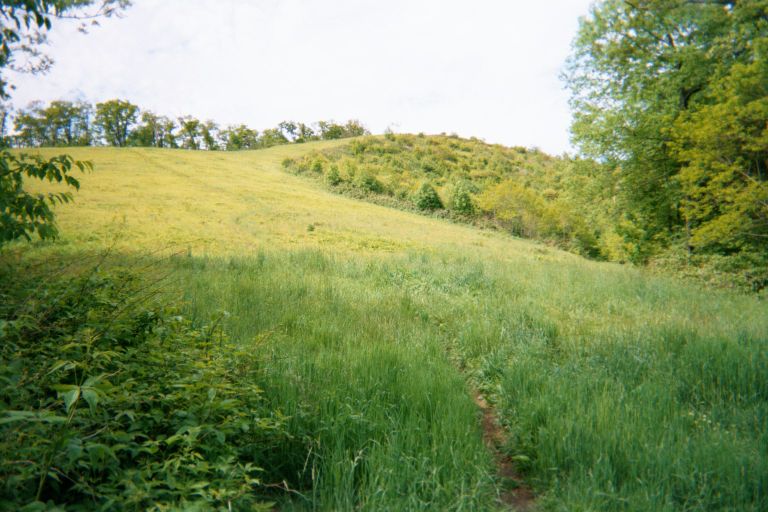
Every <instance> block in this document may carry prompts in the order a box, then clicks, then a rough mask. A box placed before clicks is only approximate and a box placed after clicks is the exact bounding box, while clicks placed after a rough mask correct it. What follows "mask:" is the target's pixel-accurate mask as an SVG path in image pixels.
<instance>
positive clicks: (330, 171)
mask: <svg viewBox="0 0 768 512" xmlns="http://www.w3.org/2000/svg"><path fill="white" fill-rule="evenodd" d="M282 164H283V166H284V167H285V168H286V169H287V170H289V171H290V172H292V173H294V174H297V175H303V176H308V177H314V178H315V179H317V180H318V181H321V182H323V183H324V184H325V185H326V187H327V188H328V189H329V190H333V191H335V192H340V193H342V194H345V195H349V196H352V197H358V198H361V199H366V200H369V201H372V202H376V203H378V204H384V205H388V206H392V207H395V208H399V209H405V210H410V211H418V212H421V213H425V214H429V215H432V216H436V217H441V218H451V219H454V220H457V221H460V222H465V223H471V224H475V225H480V226H493V227H496V228H498V229H501V230H503V231H506V232H508V233H511V234H513V235H515V236H520V237H523V238H526V239H533V240H538V241H541V242H545V243H546V244H548V245H552V246H556V247H559V248H562V249H566V250H568V251H570V252H573V253H576V254H579V255H583V256H586V257H589V258H592V259H598V260H604V261H616V262H632V263H635V264H640V265H647V264H650V266H652V267H653V268H659V269H663V270H664V271H666V272H668V273H672V272H674V273H677V274H678V275H681V276H686V277H689V278H695V279H696V280H699V281H704V282H707V283H708V284H710V285H715V286H719V287H727V288H732V289H741V290H743V291H746V292H761V291H762V290H764V289H766V287H768V259H766V253H765V251H762V252H760V251H749V250H745V251H743V252H738V251H737V252H732V253H730V254H722V253H718V252H717V251H715V252H714V253H713V252H711V251H710V252H707V251H701V250H694V251H693V252H691V251H690V248H689V247H688V246H687V245H686V243H685V241H684V239H683V238H684V237H682V236H680V235H679V234H678V235H677V236H671V237H670V236H669V235H670V234H669V233H668V234H667V235H664V236H662V235H661V234H660V233H657V234H656V235H652V234H651V233H650V231H647V230H645V229H643V228H642V227H641V226H642V225H643V223H644V222H646V220H647V219H642V218H640V217H638V216H637V215H636V212H634V210H635V206H636V205H633V204H630V203H628V202H627V201H628V199H627V197H626V194H625V193H624V192H627V190H626V188H627V187H632V186H633V185H627V184H623V185H622V179H624V173H623V171H622V170H621V168H615V167H614V168H611V167H609V166H607V165H603V164H599V163H597V162H595V161H591V160H583V159H579V158H570V157H567V156H563V157H553V156H550V155H547V154H546V153H543V152H541V151H539V150H537V149H527V148H522V147H516V148H508V147H505V146H501V145H491V144H486V143H485V142H483V141H481V140H478V139H475V138H472V139H461V138H459V137H457V136H455V135H451V136H445V135H430V136H427V135H423V134H418V135H410V134H397V135H395V134H387V135H385V136H383V137H362V138H358V139H356V140H352V141H350V142H349V143H348V144H344V145H339V146H335V147H332V148H324V149H322V150H319V151H313V152H310V153H309V154H306V155H304V156H302V157H301V158H288V159H285V160H284V161H283V162H282ZM633 212H634V213H633Z"/></svg>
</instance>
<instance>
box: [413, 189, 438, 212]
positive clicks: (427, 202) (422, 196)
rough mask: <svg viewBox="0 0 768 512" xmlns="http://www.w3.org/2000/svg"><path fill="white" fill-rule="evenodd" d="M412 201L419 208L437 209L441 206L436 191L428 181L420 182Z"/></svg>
mask: <svg viewBox="0 0 768 512" xmlns="http://www.w3.org/2000/svg"><path fill="white" fill-rule="evenodd" d="M414 201H415V203H416V206H417V207H418V208H419V209H420V210H438V209H440V208H443V202H442V201H441V200H440V196H439V195H437V191H435V189H434V188H432V185H430V184H429V183H422V185H421V187H420V188H419V190H418V192H416V196H415V197H414Z"/></svg>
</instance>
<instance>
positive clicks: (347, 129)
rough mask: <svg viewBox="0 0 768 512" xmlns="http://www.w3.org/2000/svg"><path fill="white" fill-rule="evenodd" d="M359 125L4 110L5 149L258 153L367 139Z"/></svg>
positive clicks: (115, 110)
mask: <svg viewBox="0 0 768 512" xmlns="http://www.w3.org/2000/svg"><path fill="white" fill-rule="evenodd" d="M368 134H370V132H369V131H368V130H367V129H366V128H365V126H363V125H362V124H361V123H360V122H359V121H357V120H350V121H347V122H346V123H344V124H339V123H336V122H333V121H318V122H317V123H313V124H310V125H308V124H305V123H301V122H294V121H283V122H281V123H279V124H278V125H277V126H276V127H274V128H268V129H265V130H263V131H261V132H259V131H258V130H255V129H253V128H250V127H249V126H246V125H245V124H238V125H230V126H226V127H222V126H220V125H219V124H217V123H216V122H214V121H210V120H206V121H202V120H200V119H197V118H195V117H193V116H190V115H186V116H179V117H175V118H174V117H169V116H163V115H158V114H156V113H154V112H152V111H149V110H143V109H140V108H139V107H138V106H137V105H134V104H133V103H131V102H129V101H125V100H120V99H114V100H109V101H105V102H102V103H96V104H95V105H92V104H90V103H88V102H83V101H52V102H50V103H48V104H44V103H43V102H39V101H38V102H33V103H31V104H30V105H29V106H27V107H26V108H23V109H19V110H18V111H14V110H13V109H11V108H10V107H7V106H5V107H2V108H1V109H0V137H1V139H2V144H3V145H4V146H5V147H62V146H100V145H107V146H117V147H125V146H139V147H157V148H183V149H202V150H228V151H235V150H241V149H258V148H266V147H270V146H276V145H280V144H290V143H302V142H308V141H313V140H331V139H342V138H347V137H357V136H360V135H368Z"/></svg>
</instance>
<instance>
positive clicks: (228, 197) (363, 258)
mask: <svg viewBox="0 0 768 512" xmlns="http://www.w3.org/2000/svg"><path fill="white" fill-rule="evenodd" d="M337 144H338V143H316V144H314V143H313V144H304V145H295V146H294V145H292V146H281V147H275V148H270V149H268V150H260V151H252V152H240V153H226V154H222V153H209V152H184V151H173V150H149V149H142V150H139V149H107V148H90V149H76V150H73V151H72V153H73V154H74V156H76V157H78V158H85V159H91V160H93V162H94V164H95V166H96V171H95V172H94V173H93V174H91V175H88V176H85V177H83V180H82V181H83V189H82V191H81V192H80V193H78V194H77V198H76V202H75V203H74V204H72V205H66V206H64V207H61V208H59V209H58V210H57V211H58V216H59V217H58V218H59V224H60V227H61V231H62V233H63V235H64V236H63V239H62V240H61V241H60V242H59V243H57V244H53V245H50V244H38V246H37V247H36V248H35V251H36V255H37V257H40V256H42V255H45V256H49V257H51V256H54V255H59V256H61V255H64V256H67V255H68V256H70V257H71V256H72V255H75V256H79V255H81V254H83V253H87V252H89V251H94V250H96V251H98V250H100V249H103V248H105V247H109V246H111V247H114V249H113V251H114V252H115V253H116V254H117V256H115V257H116V258H118V259H119V260H121V261H122V262H123V263H125V264H129V263H130V262H132V261H136V260H139V259H140V260H141V262H142V263H141V264H142V265H145V264H146V261H147V258H149V260H150V261H152V262H153V263H152V264H153V265H154V266H155V267H159V268H162V269H171V270H172V271H173V277H172V278H171V279H170V280H169V281H168V283H167V284H166V287H167V288H168V291H169V292H171V293H176V294H179V295H180V296H181V297H183V300H184V304H185V306H184V310H185V315H187V316H188V317H189V318H191V319H192V320H193V321H194V322H197V323H200V322H204V321H208V320H209V319H210V318H211V317H212V316H214V317H215V318H220V317H218V316H216V312H217V311H220V310H222V309H223V310H226V311H227V312H228V313H229V315H230V316H229V317H228V318H227V319H226V320H224V328H225V330H226V332H228V333H229V335H230V336H231V338H232V340H233V343H235V344H236V345H237V346H239V347H242V348H243V349H244V350H245V351H247V352H248V353H251V354H257V355H258V357H257V358H256V361H255V362H251V363H249V364H252V365H255V366H254V367H253V371H252V372H251V373H249V376H250V377H249V378H252V379H255V380H256V381H257V385H258V386H259V387H260V389H262V393H263V394H262V397H263V401H264V406H265V408H266V409H267V410H271V411H275V415H276V417H277V418H279V419H280V429H283V430H282V431H283V432H284V433H285V435H283V436H276V437H274V436H273V437H269V438H268V439H269V443H271V444H270V445H269V446H268V448H267V447H265V448H264V449H262V450H260V451H258V465H259V466H260V467H261V468H262V470H263V471H262V472H261V473H260V478H259V479H260V482H261V483H260V484H259V485H256V486H254V488H255V492H257V493H260V495H264V496H266V497H267V498H269V499H274V500H277V501H278V502H279V503H280V508H281V509H284V510H291V509H298V510H303V509H313V510H316V509H319V510H352V509H363V510H420V509H421V510H494V509H500V508H504V504H503V503H502V501H501V500H500V498H501V497H502V496H503V495H504V494H505V490H506V489H508V488H509V487H510V486H513V485H514V483H511V482H509V481H508V480H505V479H504V478H502V477H500V476H499V475H498V474H497V468H496V467H495V466H494V460H493V453H492V451H489V450H488V448H487V447H486V446H485V444H484V442H483V432H482V426H481V421H480V420H481V413H480V411H479V410H478V408H477V406H476V405H475V403H474V402H473V396H472V394H473V391H472V390H479V391H480V392H481V393H482V394H483V395H484V397H485V398H486V399H487V400H488V402H490V404H491V405H492V406H493V408H494V409H495V410H496V411H497V413H498V416H499V419H500V421H501V423H502V426H503V428H504V429H505V432H506V435H505V436H504V437H503V439H499V440H498V442H500V443H502V444H503V446H501V447H500V449H501V450H502V452H503V453H504V454H506V455H507V456H508V457H509V458H511V459H514V460H515V461H516V463H517V465H518V467H519V469H520V471H522V472H523V474H524V476H525V478H526V480H527V482H528V483H529V484H530V485H531V486H532V487H533V488H534V490H535V493H536V495H537V498H536V501H535V505H536V506H538V507H540V508H541V509H543V510H616V511H619V510H621V511H627V510H648V511H651V510H652V511H657V510H755V511H757V510H764V509H766V508H768V492H767V491H766V490H767V489H768V462H767V461H768V456H767V455H768V350H766V342H767V341H768V308H766V304H765V302H764V301H760V300H758V299H756V298H754V297H745V296H740V295H735V294H731V293H728V292H717V291H707V290H702V289H700V288H697V287H695V286H692V285H690V284H686V283H683V282H679V281H675V280H671V279H664V278H660V277H652V276H648V275H646V274H645V273H643V272H641V271H638V270H636V269H632V268H628V267H624V266H620V265H616V264H610V263H598V262H594V261H588V260H584V259H581V258H579V257H577V256H575V255H573V254H570V253H566V252H561V251H558V250H556V249H553V248H550V247H545V246H541V245H536V244H533V243H529V242H526V241H522V240H519V239H515V238H513V237H511V236H508V235H505V234H503V233H500V232H493V231H482V230H478V229H476V228H473V227H470V226H467V225H458V224H455V223H452V222H449V221H447V220H444V219H440V218H435V217H427V216H422V215H417V214H414V213H409V212H406V211H400V210H396V209H392V208H387V207H384V206H380V205H375V204H371V203H368V202H362V201H358V200H356V199H354V198H351V197H346V196H343V195H338V194H334V193H331V192H329V191H328V190H326V189H325V187H324V186H323V185H320V184H318V183H316V182H314V181H311V180H306V179H303V178H301V177H297V176H293V175H290V174H287V173H285V172H284V171H283V170H282V169H281V162H283V161H284V160H285V159H286V158H289V159H296V160H299V159H301V158H302V156H303V155H304V154H306V153H307V152H311V151H315V150H323V151H324V150H333V148H335V147H338V146H337ZM313 158H314V157H313ZM521 158H522V157H521ZM440 192H442V190H441V191H440ZM179 252H180V253H181V255H178V254H177V255H175V256H173V257H171V258H165V257H163V255H167V254H171V253H179ZM148 255H149V256H148ZM265 446H266V445H265ZM222 506H224V505H222Z"/></svg>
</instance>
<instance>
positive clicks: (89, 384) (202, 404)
mask: <svg viewBox="0 0 768 512" xmlns="http://www.w3.org/2000/svg"><path fill="white" fill-rule="evenodd" d="M4 272H8V270H7V269H5V268H4ZM17 275H23V274H18V273H17ZM0 277H1V278H0V283H1V284H0V294H1V295H2V296H3V301H1V302H0V390H1V391H2V396H3V401H2V412H1V413H0V453H2V454H3V457H2V460H0V509H3V510H21V509H24V510H27V509H29V510H43V509H45V510H53V509H56V510H65V509H66V510H107V509H108V510H137V511H138V510H146V509H149V508H153V509H163V510H165V509H185V510H186V509H220V510H227V509H230V510H253V509H255V508H256V507H263V506H265V505H266V504H262V503H259V499H258V497H257V493H258V492H259V491H260V490H261V491H262V492H263V489H264V488H263V487H261V480H260V478H261V474H262V470H261V469H260V466H262V464H261V462H263V452H265V451H266V450H267V449H268V447H269V446H270V439H273V440H274V439H275V438H276V437H277V436H279V435H280V432H281V420H278V419H275V416H274V415H272V414H271V413H270V411H269V410H267V408H266V406H265V405H264V402H263V400H262V396H261V395H262V391H261V389H260V388H259V386H258V378H259V374H258V371H259V360H258V357H259V356H258V351H256V350H253V347H246V346H242V345H236V344H234V343H231V342H230V341H229V340H228V339H227V338H226V336H224V334H223V332H222V331H221V329H220V318H219V319H216V320H214V322H213V324H212V325H211V326H202V327H195V326H193V325H192V324H191V323H190V322H189V321H188V320H186V319H185V318H183V317H182V316H180V315H179V314H178V312H176V311H174V310H173V309H168V308H166V309H160V308H156V309H147V308H146V307H142V306H137V305H136V304H141V303H142V302H144V301H142V299H141V298H142V296H144V295H145V294H147V292H148V289H147V286H146V284H145V283H144V282H143V281H142V280H141V279H138V278H137V277H136V276H135V275H131V274H128V273H114V274H111V275H108V274H104V273H102V272H100V271H98V270H94V271H92V272H87V273H85V274H83V275H81V276H78V277H76V278H72V276H68V277H70V279H66V278H63V277H59V278H58V279H56V280H45V281H43V280H40V279H35V280H32V279H18V278H16V279H14V278H11V277H10V275H4V276H0Z"/></svg>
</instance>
